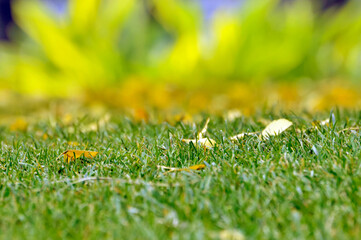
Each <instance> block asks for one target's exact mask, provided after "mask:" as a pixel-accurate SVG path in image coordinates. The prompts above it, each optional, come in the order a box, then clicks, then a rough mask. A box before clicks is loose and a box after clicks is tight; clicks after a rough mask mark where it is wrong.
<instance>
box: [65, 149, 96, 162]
mask: <svg viewBox="0 0 361 240" xmlns="http://www.w3.org/2000/svg"><path fill="white" fill-rule="evenodd" d="M97 154H98V152H92V151H86V150H66V151H65V152H63V153H62V154H61V155H63V156H64V161H68V163H69V162H70V161H74V160H75V159H77V158H80V157H86V158H94V157H95V156H96V155H97ZM61 155H60V156H61ZM60 156H59V157H60ZM59 157H58V158H59Z"/></svg>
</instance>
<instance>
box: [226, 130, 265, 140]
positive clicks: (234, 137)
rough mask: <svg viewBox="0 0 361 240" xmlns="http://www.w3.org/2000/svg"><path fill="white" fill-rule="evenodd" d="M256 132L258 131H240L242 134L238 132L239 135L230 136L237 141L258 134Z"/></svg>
mask: <svg viewBox="0 0 361 240" xmlns="http://www.w3.org/2000/svg"><path fill="white" fill-rule="evenodd" d="M256 134H258V132H250V133H240V134H237V135H234V136H232V137H230V138H229V139H230V140H231V141H237V140H238V139H240V138H244V137H245V136H252V135H256Z"/></svg>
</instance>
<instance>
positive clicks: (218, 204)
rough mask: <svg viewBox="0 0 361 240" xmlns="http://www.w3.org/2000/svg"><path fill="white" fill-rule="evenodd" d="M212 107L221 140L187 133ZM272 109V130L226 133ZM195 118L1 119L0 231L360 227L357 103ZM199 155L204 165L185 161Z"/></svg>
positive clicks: (247, 234)
mask: <svg viewBox="0 0 361 240" xmlns="http://www.w3.org/2000/svg"><path fill="white" fill-rule="evenodd" d="M329 116H331V121H330V122H329V123H326V122H322V120H324V119H327V118H329ZM208 117H209V118H210V123H209V126H208V131H207V133H206V137H207V138H212V139H214V140H215V141H216V142H217V145H216V146H214V147H213V148H206V147H204V146H198V145H194V144H192V143H190V144H187V143H184V142H182V139H183V138H188V139H189V138H190V139H192V138H195V137H196V135H197V132H198V131H200V130H201V129H202V127H203V125H204V123H205V121H206V119H207V118H208ZM278 118H286V119H288V120H290V121H292V122H293V125H292V126H291V127H290V128H289V129H288V130H286V131H285V132H283V133H281V134H279V135H278V136H272V137H269V138H268V139H265V138H260V137H259V136H258V135H255V136H245V137H244V138H241V139H239V140H238V141H236V142H232V141H231V140H230V139H229V138H230V137H231V136H233V135H236V134H238V133H242V132H257V131H262V129H264V127H265V126H266V125H267V124H268V123H269V122H270V121H271V120H274V119H278ZM198 119H200V120H194V122H192V121H190V120H188V121H186V122H182V121H177V120H175V121H164V122H162V121H160V122H152V121H149V122H144V121H139V120H137V121H135V120H133V119H130V118H128V117H124V116H121V115H112V116H111V117H110V118H109V120H107V121H106V123H105V121H102V120H96V119H93V118H91V117H83V118H79V119H75V120H72V121H69V122H67V123H64V121H63V122H62V121H60V120H57V119H55V120H54V121H52V120H49V119H47V120H46V119H45V120H39V121H34V122H32V123H29V124H24V123H23V125H21V122H20V123H19V121H18V122H17V123H14V124H13V125H12V126H5V125H3V126H2V127H1V135H0V140H1V154H0V182H1V184H0V238H1V239H108V238H119V239H232V238H231V237H233V239H357V238H358V237H359V236H360V234H361V227H360V226H361V218H360V213H361V190H360V187H359V186H360V184H361V177H360V176H361V175H360V173H361V168H360V158H361V150H360V149H361V148H360V145H361V143H360V134H359V130H358V126H361V112H359V111H346V110H337V111H335V112H333V113H330V112H322V113H318V114H312V115H311V114H306V113H302V114H298V115H296V114H294V113H277V114H276V113H272V112H262V113H261V112H258V113H256V114H254V115H253V116H248V117H246V116H242V115H241V116H238V117H237V118H236V119H225V118H224V117H220V116H213V115H202V116H201V118H198ZM315 120H319V122H315ZM94 123H95V124H94ZM351 128H354V130H353V129H351ZM69 149H80V150H89V151H97V152H99V154H98V155H96V157H95V158H85V157H80V158H78V159H75V160H74V161H70V163H68V162H67V161H64V158H63V156H62V155H61V153H63V152H64V151H66V150H69ZM59 155H60V157H59ZM196 164H204V165H205V168H203V169H200V170H190V169H184V168H187V167H190V166H193V165H196ZM162 166H165V167H171V168H179V169H178V170H183V171H169V170H167V169H165V168H163V167H162Z"/></svg>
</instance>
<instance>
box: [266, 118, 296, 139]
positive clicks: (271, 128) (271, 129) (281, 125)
mask: <svg viewBox="0 0 361 240" xmlns="http://www.w3.org/2000/svg"><path fill="white" fill-rule="evenodd" d="M292 124H293V123H292V122H291V121H288V120H287V119H284V118H282V119H278V120H275V121H272V122H271V123H270V124H268V125H267V127H266V128H265V129H264V130H263V131H262V134H261V137H263V138H265V139H268V137H269V136H276V135H278V134H280V133H282V132H283V131H285V130H286V129H287V128H289V127H291V126H292Z"/></svg>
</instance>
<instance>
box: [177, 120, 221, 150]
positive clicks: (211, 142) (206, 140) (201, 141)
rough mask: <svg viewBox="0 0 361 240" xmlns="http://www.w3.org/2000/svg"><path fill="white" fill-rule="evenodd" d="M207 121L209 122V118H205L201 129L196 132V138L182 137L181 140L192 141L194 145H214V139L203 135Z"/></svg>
mask: <svg viewBox="0 0 361 240" xmlns="http://www.w3.org/2000/svg"><path fill="white" fill-rule="evenodd" d="M208 123H209V118H208V119H207V121H206V123H205V124H204V127H203V128H202V130H201V131H200V132H199V133H198V135H197V139H182V142H185V143H187V144H189V143H193V144H194V145H200V146H202V147H206V148H212V147H214V146H216V145H217V142H216V141H215V140H213V139H210V138H207V137H204V135H205V134H206V133H207V129H208Z"/></svg>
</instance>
